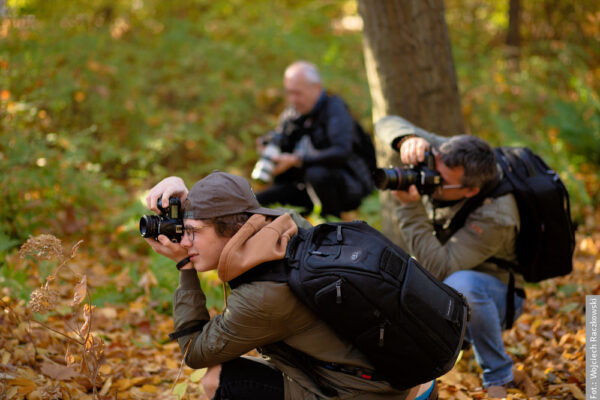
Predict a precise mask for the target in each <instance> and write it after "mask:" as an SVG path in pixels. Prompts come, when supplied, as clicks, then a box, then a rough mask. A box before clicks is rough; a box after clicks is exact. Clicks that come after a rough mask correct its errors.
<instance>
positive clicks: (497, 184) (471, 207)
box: [436, 178, 510, 244]
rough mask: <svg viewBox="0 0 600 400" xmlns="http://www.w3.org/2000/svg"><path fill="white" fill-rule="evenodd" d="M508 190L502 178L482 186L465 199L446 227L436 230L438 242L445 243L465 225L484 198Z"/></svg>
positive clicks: (504, 192)
mask: <svg viewBox="0 0 600 400" xmlns="http://www.w3.org/2000/svg"><path fill="white" fill-rule="evenodd" d="M508 192H510V186H509V184H508V182H505V180H504V179H503V178H502V179H498V180H496V181H494V182H492V183H490V184H488V185H486V186H484V187H483V188H482V189H481V190H480V191H479V193H478V194H476V195H475V196H473V197H470V198H469V199H467V201H466V202H465V204H464V205H463V206H462V207H461V208H460V210H458V212H457V213H456V215H454V217H453V218H452V220H451V221H450V224H449V225H448V227H447V228H446V229H443V230H441V229H440V230H436V237H437V238H438V240H439V241H440V243H442V244H444V243H446V242H447V241H448V239H450V237H452V235H454V234H455V233H456V232H457V231H458V230H459V229H460V228H462V227H463V226H464V225H465V222H466V221H467V217H468V216H469V215H470V214H471V213H472V212H473V211H475V210H476V209H477V208H479V207H480V206H481V205H482V204H483V201H484V200H485V199H486V198H489V197H493V198H495V197H500V196H502V195H503V194H506V193H508Z"/></svg>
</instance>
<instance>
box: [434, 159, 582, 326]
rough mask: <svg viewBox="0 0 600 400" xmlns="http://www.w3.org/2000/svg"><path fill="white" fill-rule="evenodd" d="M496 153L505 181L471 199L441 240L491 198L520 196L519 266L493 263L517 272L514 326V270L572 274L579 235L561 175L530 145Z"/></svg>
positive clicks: (533, 278)
mask: <svg viewBox="0 0 600 400" xmlns="http://www.w3.org/2000/svg"><path fill="white" fill-rule="evenodd" d="M494 152H495V153H496V157H497V159H498V163H499V164H500V166H501V167H502V171H503V173H504V174H503V175H504V176H503V178H502V180H501V181H500V182H499V183H498V184H496V185H495V186H493V187H490V188H489V189H487V190H483V191H482V193H480V194H478V195H477V196H474V197H472V198H471V199H469V200H468V201H467V203H466V204H465V206H463V207H462V208H461V210H460V211H459V212H458V213H457V215H456V216H455V217H454V218H453V219H452V221H451V223H450V226H449V227H448V229H446V230H445V231H444V232H443V234H438V238H440V240H441V241H442V242H445V241H446V240H448V239H449V238H450V236H452V234H454V233H455V232H456V231H457V230H458V229H460V228H461V227H462V226H463V225H464V223H465V221H466V219H467V217H468V215H469V214H470V213H471V212H472V211H473V210H475V209H476V208H478V207H479V206H481V204H482V203H483V201H484V200H485V198H489V197H500V196H502V195H504V194H506V193H512V194H513V195H514V197H515V200H516V202H517V207H518V208H519V216H520V219H521V227H520V231H519V234H518V235H517V240H516V254H517V261H518V263H510V262H508V261H506V260H501V259H498V258H492V259H490V261H492V262H494V263H496V264H497V265H499V266H500V267H503V268H506V269H508V270H509V271H511V275H510V277H511V281H510V282H509V289H511V290H509V295H508V297H507V300H508V301H509V309H508V311H507V327H509V328H510V326H511V324H512V314H511V313H512V312H513V310H511V309H510V307H511V304H510V301H511V299H512V293H511V291H513V290H514V277H513V275H512V272H517V273H520V274H522V275H523V277H524V278H525V280H526V281H528V282H539V281H542V280H544V279H549V278H554V277H557V276H562V275H567V274H569V273H570V272H571V271H572V270H573V250H574V249H575V234H574V229H573V224H572V222H571V207H570V203H569V193H568V192H567V189H566V188H565V185H564V184H563V182H562V181H561V179H560V177H559V176H558V174H557V173H556V172H555V171H554V170H552V169H551V168H550V167H549V166H548V165H547V164H546V163H545V162H544V160H542V158H541V157H540V156H538V155H537V154H535V153H533V152H532V151H531V150H530V149H529V148H527V147H497V148H495V149H494ZM438 233H440V232H438Z"/></svg>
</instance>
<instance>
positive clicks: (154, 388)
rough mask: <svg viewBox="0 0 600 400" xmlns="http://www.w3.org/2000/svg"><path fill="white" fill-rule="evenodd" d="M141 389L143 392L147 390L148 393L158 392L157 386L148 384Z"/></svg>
mask: <svg viewBox="0 0 600 400" xmlns="http://www.w3.org/2000/svg"><path fill="white" fill-rule="evenodd" d="M140 390H141V391H142V392H146V393H156V386H154V385H148V384H146V385H144V386H142V387H141V388H140Z"/></svg>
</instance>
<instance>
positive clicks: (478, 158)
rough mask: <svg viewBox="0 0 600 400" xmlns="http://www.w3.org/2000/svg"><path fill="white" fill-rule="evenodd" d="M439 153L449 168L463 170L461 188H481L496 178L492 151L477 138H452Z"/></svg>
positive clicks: (496, 171) (459, 136)
mask: <svg viewBox="0 0 600 400" xmlns="http://www.w3.org/2000/svg"><path fill="white" fill-rule="evenodd" d="M439 151H440V159H441V160H442V162H443V163H444V164H446V165H447V166H448V167H449V168H456V167H463V168H464V175H463V177H462V179H461V184H462V185H463V186H466V187H477V188H482V187H484V186H485V185H486V184H487V183H489V182H492V181H494V180H495V179H496V178H497V177H498V167H497V165H496V163H497V160H496V155H495V154H494V149H492V147H491V146H490V145H489V144H488V143H487V142H486V141H484V140H483V139H480V138H478V137H477V136H472V135H458V136H453V137H452V138H450V140H448V141H447V142H445V143H444V144H442V145H441V146H440V149H439Z"/></svg>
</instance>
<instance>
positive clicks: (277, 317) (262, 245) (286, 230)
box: [146, 171, 434, 400]
mask: <svg viewBox="0 0 600 400" xmlns="http://www.w3.org/2000/svg"><path fill="white" fill-rule="evenodd" d="M171 196H178V197H180V198H181V199H182V201H183V204H184V206H183V218H184V235H183V237H182V240H181V243H172V242H170V241H169V239H168V238H167V237H165V236H163V235H161V236H159V238H158V241H155V240H153V239H146V241H147V242H148V243H149V244H150V246H152V248H153V249H154V250H155V251H156V252H158V253H159V254H162V255H164V256H166V257H169V258H170V259H172V260H173V261H175V262H176V263H177V268H178V269H180V280H179V287H178V288H177V290H176V291H175V297H174V303H173V314H174V325H175V332H174V333H173V334H172V335H171V337H172V338H177V340H178V341H179V346H180V348H181V351H182V353H183V355H184V358H185V361H186V363H187V365H189V366H190V367H192V368H205V367H208V372H207V373H206V375H205V378H204V379H203V385H204V388H205V391H206V393H207V394H208V395H209V396H210V397H211V398H215V399H334V398H339V399H346V398H352V399H357V400H358V399H405V398H408V397H407V396H410V398H414V396H415V394H418V393H419V392H424V394H426V395H425V398H427V396H428V395H429V393H427V390H428V389H429V388H430V387H433V385H422V386H424V387H423V389H421V388H420V387H417V388H415V389H413V390H411V391H410V393H409V391H400V390H397V389H395V388H393V387H391V386H390V385H389V384H388V383H387V382H385V381H372V380H366V379H364V378H361V377H360V376H357V375H359V374H356V373H355V374H348V373H345V372H341V371H332V370H329V369H327V368H325V367H322V366H320V365H319V364H313V365H310V368H308V369H307V368H304V369H303V368H302V367H301V366H300V364H301V363H299V362H298V360H299V359H298V354H305V355H308V356H310V359H311V360H314V359H318V360H321V361H324V362H329V363H337V364H340V365H343V366H348V367H349V369H350V368H352V369H353V370H354V371H358V370H361V371H367V372H368V371H370V370H371V369H372V367H371V365H370V364H369V362H368V361H367V360H366V358H365V357H364V356H363V355H362V354H361V353H359V352H358V351H357V350H356V349H355V348H354V347H353V346H351V345H350V344H348V343H347V342H344V341H342V340H341V339H339V338H338V337H337V336H336V335H335V334H334V333H333V331H331V330H330V329H329V328H328V327H327V325H326V324H325V323H324V322H323V321H321V320H319V319H317V318H316V316H315V315H314V314H313V313H312V312H310V311H309V310H308V309H307V308H306V307H305V306H304V305H303V304H302V303H301V302H300V300H298V299H296V297H295V296H294V294H293V293H292V292H291V291H290V289H289V286H288V285H287V283H281V282H270V281H255V282H250V283H241V284H239V283H237V282H239V281H240V280H239V279H238V280H237V282H236V278H239V277H240V276H241V275H243V274H244V273H246V272H247V271H249V270H250V269H253V268H257V267H260V266H263V265H265V263H268V262H270V261H274V260H279V259H282V258H283V257H284V255H285V251H286V246H287V244H288V242H289V240H290V238H291V237H292V236H293V235H294V234H296V233H297V231H298V225H300V226H306V225H305V224H307V222H306V221H304V220H302V219H301V218H299V217H296V218H295V219H294V218H292V216H290V214H287V213H283V212H282V211H278V210H273V209H268V208H263V207H260V205H259V203H258V201H257V200H256V197H255V196H254V193H253V192H252V189H251V188H250V185H249V183H248V182H247V181H246V180H245V179H244V178H241V177H239V176H235V175H231V174H227V173H224V172H219V171H215V172H213V173H211V174H210V175H208V176H206V177H205V178H204V179H201V180H200V181H198V182H196V184H195V185H194V186H193V187H192V189H191V191H189V193H188V191H187V188H186V186H185V184H184V183H183V181H182V180H181V179H180V178H177V177H170V178H166V179H165V180H163V181H161V182H160V183H159V184H157V185H156V186H155V187H154V188H153V189H152V190H151V191H150V194H149V195H148V197H147V199H146V200H147V203H148V207H149V208H150V209H153V210H154V211H158V210H157V208H156V202H157V200H158V199H164V200H168V198H169V197H171ZM214 269H216V270H217V272H218V274H219V278H220V279H221V280H222V281H223V282H229V284H230V286H231V288H232V290H231V293H230V294H229V297H228V300H227V304H226V309H225V310H224V311H223V313H222V314H219V315H217V316H215V317H213V318H212V319H211V318H210V315H209V312H208V310H207V308H206V298H205V295H204V293H203V292H202V289H201V287H200V281H199V279H198V275H197V273H198V272H204V271H209V270H214ZM255 348H258V349H260V352H261V353H262V354H263V356H264V357H265V359H258V358H252V357H242V356H243V355H244V354H246V353H248V352H249V351H251V350H252V349H255ZM298 351H299V352H301V353H298ZM213 396H214V397H213ZM431 398H434V397H433V396H431Z"/></svg>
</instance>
